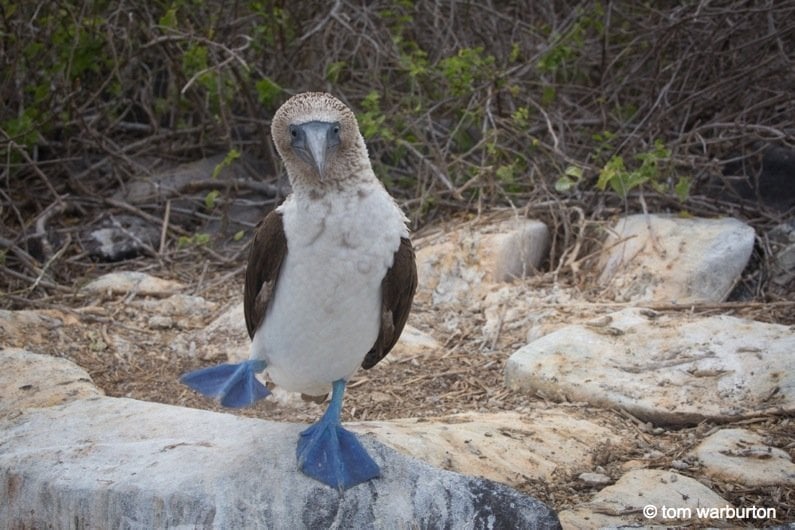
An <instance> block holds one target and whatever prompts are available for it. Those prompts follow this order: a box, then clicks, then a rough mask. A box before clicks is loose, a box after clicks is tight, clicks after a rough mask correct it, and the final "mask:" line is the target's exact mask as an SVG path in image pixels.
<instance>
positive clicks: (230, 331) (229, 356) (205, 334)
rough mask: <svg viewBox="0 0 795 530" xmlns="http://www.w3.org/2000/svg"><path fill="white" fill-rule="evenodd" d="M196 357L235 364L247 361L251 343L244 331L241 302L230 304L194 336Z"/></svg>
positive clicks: (246, 332)
mask: <svg viewBox="0 0 795 530" xmlns="http://www.w3.org/2000/svg"><path fill="white" fill-rule="evenodd" d="M193 337H194V340H195V341H196V355H197V356H198V357H199V358H200V359H203V360H206V361H211V360H223V361H227V360H228V361H229V362H233V363H237V362H240V361H243V360H245V359H248V356H249V351H250V349H251V341H250V339H249V337H248V330H247V329H246V317H245V315H244V313H243V302H242V301H236V302H232V303H230V304H229V305H228V306H227V308H226V309H225V310H224V311H223V312H222V313H221V314H220V315H219V316H218V317H216V318H215V320H213V321H212V322H210V324H208V325H207V326H206V327H205V328H204V329H202V330H199V331H197V332H196V333H195V334H194V335H193Z"/></svg>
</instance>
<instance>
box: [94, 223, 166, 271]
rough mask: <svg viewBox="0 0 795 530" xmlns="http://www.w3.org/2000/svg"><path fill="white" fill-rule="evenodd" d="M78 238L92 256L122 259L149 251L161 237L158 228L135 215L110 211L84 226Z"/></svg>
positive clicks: (103, 258)
mask: <svg viewBox="0 0 795 530" xmlns="http://www.w3.org/2000/svg"><path fill="white" fill-rule="evenodd" d="M81 239H82V241H83V246H84V247H85V249H86V250H87V251H88V254H89V255H90V256H91V257H93V258H96V259H99V260H101V261H121V260H125V259H130V258H134V257H136V256H139V255H141V254H145V253H152V252H153V251H154V250H153V249H154V248H155V247H157V246H158V243H159V241H160V229H159V227H156V226H154V225H152V224H150V223H148V222H146V221H144V220H143V219H141V218H140V217H136V216H134V215H126V214H120V215H111V216H109V217H108V218H107V219H105V220H104V221H102V222H101V223H100V224H98V225H94V226H92V227H89V228H88V229H86V230H84V231H83V233H82V235H81Z"/></svg>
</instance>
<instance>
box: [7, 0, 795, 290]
mask: <svg viewBox="0 0 795 530" xmlns="http://www.w3.org/2000/svg"><path fill="white" fill-rule="evenodd" d="M793 20H795V5H793V4H791V3H789V4H788V3H763V4H758V5H757V4H748V3H746V2H740V1H739V0H736V1H730V2H728V3H722V4H720V5H719V4H716V3H714V2H696V3H693V2H690V3H688V2H685V3H678V4H676V5H674V4H671V5H657V4H654V3H637V2H626V1H619V2H604V1H603V0H600V1H596V2H574V1H569V0H564V1H562V2H530V3H525V4H521V5H520V4H517V3H505V2H502V3H478V2H463V3H462V2H414V1H411V0H394V1H388V0H374V1H373V2H367V3H364V4H363V3H355V2H350V1H347V0H342V1H339V2H321V1H319V0H308V1H306V2H283V1H281V0H249V1H244V2H234V3H225V2H219V1H218V0H155V1H153V2H143V1H142V0H130V1H128V2H124V3H117V2H106V1H99V2H72V1H64V2H43V1H34V2H11V1H10V0H0V34H1V35H2V38H0V46H1V47H2V53H1V54H0V57H1V58H0V67H2V69H3V71H2V75H0V97H2V100H3V102H4V105H3V106H2V107H0V160H2V163H3V166H2V169H0V177H2V178H1V179H0V182H1V184H0V192H2V193H0V215H2V223H0V236H2V238H3V240H5V241H12V242H13V243H14V244H16V243H17V242H20V241H21V240H22V239H23V238H24V236H23V235H21V234H24V233H25V231H26V230H29V228H30V227H31V226H34V225H35V222H36V220H37V219H39V218H40V216H41V215H42V214H43V213H44V212H45V211H46V210H47V208H49V207H51V206H53V205H55V206H59V207H60V206H62V205H61V204H60V200H61V198H62V197H66V196H69V197H80V198H81V199H82V201H83V202H82V203H81V204H80V205H79V207H77V209H78V210H81V209H82V210H81V215H86V214H88V215H89V216H90V215H91V214H92V213H96V212H92V211H91V208H88V207H87V206H86V204H89V203H90V204H91V205H94V206H92V207H93V208H96V207H97V206H96V205H100V206H102V207H106V204H105V203H104V202H103V201H105V200H106V199H107V198H109V197H112V196H113V195H114V193H115V192H116V191H117V190H118V188H119V187H124V186H126V185H127V183H128V182H129V180H130V178H131V177H132V176H134V175H137V174H140V173H141V171H146V169H142V168H147V167H149V166H148V164H149V163H150V161H152V160H163V161H167V163H173V162H178V161H182V160H195V159H197V158H200V157H206V156H209V155H213V154H216V153H221V152H223V153H228V155H227V159H226V160H225V162H226V163H230V162H231V161H232V160H234V158H236V157H237V156H239V155H240V154H242V153H245V154H246V155H247V156H249V155H250V156H251V157H253V158H255V159H260V160H264V161H266V163H268V164H269V166H272V167H278V164H275V163H274V161H273V160H271V157H272V156H273V153H274V151H273V149H272V146H271V145H270V139H269V137H268V136H269V125H270V122H269V119H270V116H271V115H272V114H273V112H274V111H275V109H276V108H278V106H279V104H281V102H282V101H284V100H285V99H286V98H287V97H289V96H290V95H291V94H293V93H296V92H299V91H303V90H327V91H330V92H333V93H334V94H335V95H337V96H338V97H340V98H341V99H342V100H343V101H345V102H346V103H347V104H348V105H349V106H350V107H351V108H352V109H353V110H354V111H355V113H356V115H357V118H358V120H359V123H360V126H361V129H362V133H363V135H364V136H365V138H366V140H367V143H368V149H369V151H370V155H371V158H372V159H373V161H374V166H375V168H376V171H377V172H378V174H379V176H380V177H381V178H382V180H383V181H384V182H385V183H386V184H387V185H388V186H389V187H390V190H391V191H392V193H393V194H394V195H395V196H397V197H398V199H399V200H400V201H401V202H402V203H403V204H405V205H406V207H407V209H408V213H409V214H410V217H411V218H412V220H413V221H414V223H415V224H416V225H419V224H422V223H424V222H428V221H430V220H432V219H433V218H435V217H439V216H444V215H448V214H450V213H455V212H458V211H468V210H470V209H473V210H477V211H481V210H482V209H483V208H484V207H489V206H495V205H508V204H510V205H513V206H522V205H527V206H528V207H533V205H535V204H540V205H547V206H543V207H539V208H540V210H539V211H541V212H542V213H544V214H545V215H548V216H550V219H549V221H550V222H551V223H550V224H552V225H554V226H557V227H563V228H561V230H563V231H564V232H565V234H563V235H561V237H560V238H559V240H557V241H559V243H556V244H558V245H571V237H573V236H571V231H572V227H571V221H570V218H569V216H570V214H571V213H572V212H575V211H576V212H578V211H580V210H584V211H586V212H588V213H587V215H593V216H595V217H598V216H600V215H606V213H605V212H612V211H615V208H619V209H628V210H632V209H639V208H640V207H641V205H640V201H641V200H643V201H647V202H648V201H649V200H653V198H654V197H655V196H656V197H659V198H660V204H663V205H666V206H665V207H670V205H671V204H674V205H675V204H677V203H676V201H679V203H680V207H681V208H682V209H692V208H693V206H694V205H698V206H699V207H703V205H704V204H705V201H698V197H699V194H700V193H703V188H702V184H703V183H704V182H705V181H707V180H708V179H709V177H710V176H711V175H714V174H715V173H716V172H718V171H719V168H720V166H721V164H723V163H724V162H725V161H727V160H736V159H738V158H739V159H743V158H744V157H751V156H753V155H754V153H756V152H758V146H759V144H760V142H761V143H771V142H774V143H784V144H787V145H790V146H791V145H793V143H795V142H794V141H793V138H794V137H795V129H794V128H793V127H794V126H793V123H792V116H793V115H795V100H793V98H792V93H793V91H795V70H793V69H792V68H791V65H792V64H793V62H794V61H795V49H793V48H792V46H789V47H788V46H786V45H785V43H789V42H794V41H795V24H793V23H792V21H793ZM782 43H784V44H782ZM771 80H775V82H772V81H771ZM223 166H224V163H222V164H221V165H219V167H218V168H216V170H217V171H216V172H215V174H216V175H217V172H218V171H220V170H221V169H222V167H223ZM270 177H274V178H275V175H270ZM208 189H210V190H211V191H210V192H209V193H208V194H207V195H206V196H205V199H206V201H205V202H206V204H205V205H204V206H205V207H206V210H208V211H209V210H213V208H214V207H216V206H217V204H218V200H219V198H220V197H219V196H218V195H216V194H214V193H213V192H212V189H213V188H212V187H210V188H208ZM219 189H221V188H220V186H219ZM639 191H642V192H643V197H640V196H639V193H638V192H639ZM636 198H637V199H636ZM671 199H675V200H674V201H672V200H671ZM549 204H557V205H558V206H559V207H557V208H550V207H548V205H549ZM593 205H599V207H596V208H590V206H593ZM603 205H605V206H608V208H602V206H603ZM611 208H613V209H611ZM216 209H217V208H216ZM61 211H63V209H62V210H61ZM148 213H150V214H152V215H153V216H154V217H156V218H162V217H163V216H162V213H163V212H162V205H153V206H152V208H151V210H150V211H149V212H148ZM715 213H716V214H719V213H722V212H721V211H716V212H715ZM53 219H54V218H53ZM63 222H64V223H66V221H63ZM186 238H187V239H191V238H189V237H187V236H186ZM199 239H201V238H199ZM183 243H185V244H195V243H198V244H201V241H200V240H192V241H189V242H183ZM558 250H559V251H560V252H559V254H558V255H559V256H562V255H564V254H565V252H564V251H563V250H564V249H558ZM4 255H5V256H6V259H5V261H6V263H7V264H10V265H8V266H12V267H13V266H18V265H19V263H18V256H17V253H14V252H8V253H4ZM2 266H6V265H2ZM36 274H38V273H36ZM34 276H35V274H34Z"/></svg>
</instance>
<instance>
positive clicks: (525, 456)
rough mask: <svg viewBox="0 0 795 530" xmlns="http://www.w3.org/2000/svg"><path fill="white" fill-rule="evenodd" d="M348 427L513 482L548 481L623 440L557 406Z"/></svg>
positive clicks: (459, 468)
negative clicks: (601, 449)
mask: <svg viewBox="0 0 795 530" xmlns="http://www.w3.org/2000/svg"><path fill="white" fill-rule="evenodd" d="M350 427H351V429H352V430H354V431H356V432H360V433H367V434H371V435H373V436H374V437H375V438H377V439H378V440H379V441H380V442H382V443H384V444H386V445H389V446H390V447H392V448H394V449H397V450H399V451H400V452H401V453H403V454H407V455H411V456H413V457H415V458H419V459H421V460H423V461H425V462H428V463H429V464H432V465H434V466H438V467H443V468H445V469H448V470H451V471H456V472H460V473H466V474H468V475H476V476H481V477H485V478H488V479H490V480H496V481H498V482H503V483H505V484H508V485H514V486H518V485H520V484H522V483H523V482H525V481H526V480H527V479H528V478H532V479H540V480H544V481H549V480H552V479H553V477H554V476H555V475H557V476H562V475H564V474H568V473H573V472H579V471H582V470H583V469H590V468H591V466H592V457H593V454H594V452H595V451H597V450H598V449H599V448H600V447H601V448H604V447H606V446H608V445H609V446H611V447H613V448H615V449H616V450H617V451H621V450H622V449H621V448H622V447H624V446H625V445H626V443H627V441H626V440H624V439H623V438H622V437H621V436H619V435H617V434H615V433H613V432H611V431H610V430H609V429H607V428H605V427H603V426H601V425H597V424H595V423H593V422H590V421H588V420H586V419H583V418H581V417H577V416H576V415H575V413H574V412H572V413H566V412H564V411H561V410H534V411H532V412H530V413H528V414H520V413H517V412H499V413H492V414H474V413H470V414H456V415H453V416H446V417H441V418H424V419H416V418H410V419H398V420H390V421H368V422H356V423H351V424H350ZM625 449H626V448H625Z"/></svg>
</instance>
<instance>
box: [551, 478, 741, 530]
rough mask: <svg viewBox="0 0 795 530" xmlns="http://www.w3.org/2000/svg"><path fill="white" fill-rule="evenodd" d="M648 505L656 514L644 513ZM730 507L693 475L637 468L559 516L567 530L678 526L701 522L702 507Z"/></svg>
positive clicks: (716, 521)
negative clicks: (693, 477) (700, 510)
mask: <svg viewBox="0 0 795 530" xmlns="http://www.w3.org/2000/svg"><path fill="white" fill-rule="evenodd" d="M646 506H653V507H654V508H655V509H656V514H655V515H654V516H653V517H646V516H644V513H646V514H647V515H651V512H644V511H643V510H644V507H646ZM726 506H731V505H730V504H729V502H728V501H726V500H725V499H724V498H722V497H721V496H720V495H718V494H717V493H715V492H714V491H712V490H710V489H709V488H707V487H706V486H704V485H703V484H701V483H700V482H698V481H697V480H694V479H692V478H690V477H686V476H684V475H680V474H678V473H674V472H671V471H662V470H659V469H637V470H634V471H629V472H628V473H626V474H624V475H623V476H622V477H621V478H620V479H619V480H618V481H617V482H616V483H615V484H613V485H612V486H608V487H606V488H604V489H602V490H600V491H599V492H597V493H596V494H595V495H594V496H593V498H592V499H591V501H590V502H587V503H584V504H580V505H578V506H575V507H574V508H572V509H570V510H564V511H562V512H560V514H559V516H560V522H561V524H562V525H563V527H564V528H567V529H589V530H590V529H593V528H616V527H620V526H637V525H640V526H642V527H648V526H651V525H663V526H667V525H671V526H678V525H681V524H685V523H691V522H694V521H697V520H698V519H699V518H698V516H697V512H696V510H697V509H698V508H724V507H726ZM663 507H665V509H673V510H674V511H666V510H665V509H664V508H663ZM647 510H648V508H647ZM706 520H707V521H708V522H710V523H718V522H720V520H715V519H706Z"/></svg>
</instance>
